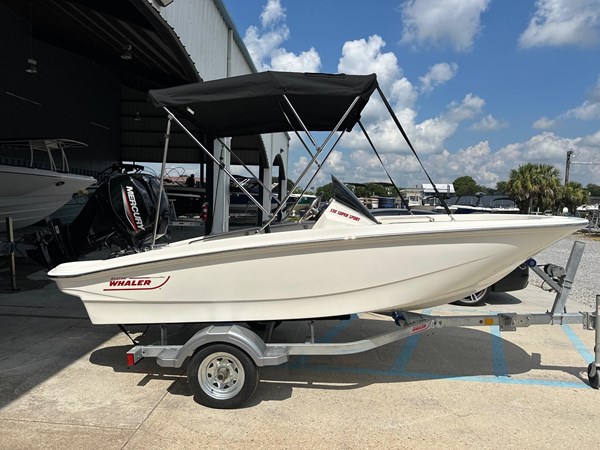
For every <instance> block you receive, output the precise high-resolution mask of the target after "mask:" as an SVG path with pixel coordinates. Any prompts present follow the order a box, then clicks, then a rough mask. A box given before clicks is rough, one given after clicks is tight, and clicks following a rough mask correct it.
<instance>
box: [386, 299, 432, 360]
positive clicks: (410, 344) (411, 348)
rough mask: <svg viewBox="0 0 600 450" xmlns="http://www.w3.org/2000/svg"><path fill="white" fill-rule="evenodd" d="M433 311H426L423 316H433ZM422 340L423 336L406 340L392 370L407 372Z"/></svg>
mask: <svg viewBox="0 0 600 450" xmlns="http://www.w3.org/2000/svg"><path fill="white" fill-rule="evenodd" d="M431 311H433V308H428V309H425V310H423V314H426V315H429V314H431ZM420 340H421V334H416V335H414V336H411V337H409V338H408V339H406V344H405V345H404V347H402V350H401V351H400V355H399V356H398V358H396V361H395V362H394V365H393V366H392V370H395V371H397V372H404V371H405V370H406V367H407V366H408V363H409V362H410V360H411V359H412V355H413V353H414V352H415V349H416V348H417V345H418V344H419V341H420Z"/></svg>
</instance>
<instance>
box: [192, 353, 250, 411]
mask: <svg viewBox="0 0 600 450" xmlns="http://www.w3.org/2000/svg"><path fill="white" fill-rule="evenodd" d="M187 372H188V384H189V386H190V388H191V390H192V392H193V393H194V399H195V400H196V401H197V402H198V403H200V404H201V405H204V406H208V407H210V408H221V409H233V408H237V407H238V406H240V405H242V404H243V403H244V402H246V401H247V400H248V399H249V398H250V397H251V396H252V394H253V393H254V391H255V390H256V387H257V386H258V368H257V367H256V365H255V364H254V361H252V359H250V357H249V356H248V355H247V354H246V353H244V352H243V351H242V350H240V349H239V348H237V347H234V346H232V345H227V344H212V345H209V346H206V347H204V348H202V349H201V350H200V351H199V352H198V353H196V354H195V355H194V356H193V357H192V360H191V361H190V363H189V365H188V370H187Z"/></svg>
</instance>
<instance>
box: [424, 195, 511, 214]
mask: <svg viewBox="0 0 600 450" xmlns="http://www.w3.org/2000/svg"><path fill="white" fill-rule="evenodd" d="M446 204H447V205H448V207H449V208H450V210H451V211H452V212H453V213H456V214H472V213H492V214H518V213H519V207H518V206H517V204H516V203H515V201H514V200H513V199H511V198H510V197H508V196H506V195H486V194H483V193H478V194H475V195H460V196H457V197H450V198H449V199H448V200H447V201H446ZM434 211H439V212H443V211H444V208H443V207H441V206H436V207H435V208H434Z"/></svg>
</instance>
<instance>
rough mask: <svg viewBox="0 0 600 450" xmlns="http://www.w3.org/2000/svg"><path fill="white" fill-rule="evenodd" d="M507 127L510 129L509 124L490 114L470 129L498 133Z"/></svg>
mask: <svg viewBox="0 0 600 450" xmlns="http://www.w3.org/2000/svg"><path fill="white" fill-rule="evenodd" d="M506 127H508V122H506V121H504V120H498V119H496V118H495V117H494V116H492V115H491V114H488V115H487V116H485V117H484V118H482V119H481V120H480V121H479V122H477V123H475V124H473V125H472V126H471V127H470V129H471V130H475V131H496V130H500V129H502V128H506Z"/></svg>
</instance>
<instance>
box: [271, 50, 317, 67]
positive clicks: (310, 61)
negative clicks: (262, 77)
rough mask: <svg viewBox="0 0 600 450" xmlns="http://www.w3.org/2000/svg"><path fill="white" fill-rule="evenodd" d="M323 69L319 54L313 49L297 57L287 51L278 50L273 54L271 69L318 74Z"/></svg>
mask: <svg viewBox="0 0 600 450" xmlns="http://www.w3.org/2000/svg"><path fill="white" fill-rule="evenodd" d="M320 67H321V57H320V56H319V53H318V52H317V51H316V50H315V49H314V48H311V49H310V50H308V51H307V52H302V53H300V54H299V55H296V54H294V53H292V52H288V51H286V50H285V49H283V48H282V49H277V50H275V51H273V52H272V54H271V68H272V69H273V70H280V71H283V72H318V71H319V69H320Z"/></svg>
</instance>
